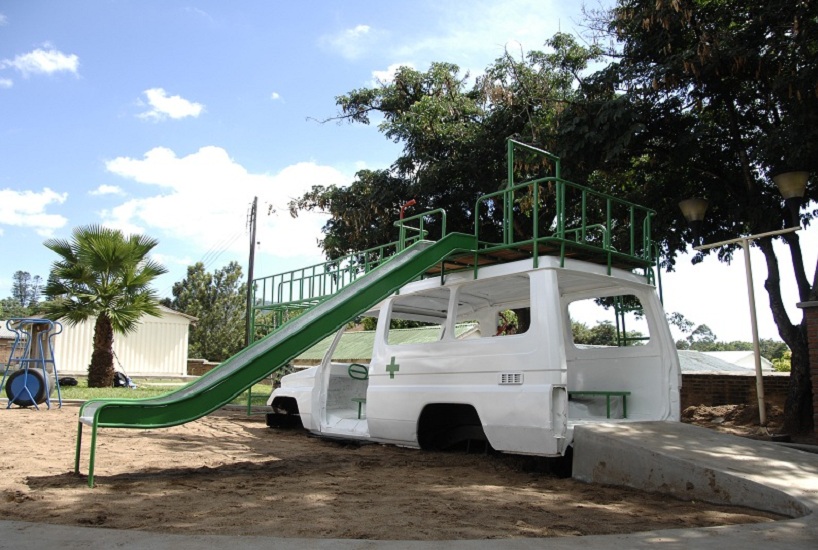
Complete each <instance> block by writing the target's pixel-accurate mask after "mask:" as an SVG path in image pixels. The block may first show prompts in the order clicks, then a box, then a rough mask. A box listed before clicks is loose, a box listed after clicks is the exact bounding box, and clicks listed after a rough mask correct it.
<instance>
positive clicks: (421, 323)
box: [386, 288, 450, 346]
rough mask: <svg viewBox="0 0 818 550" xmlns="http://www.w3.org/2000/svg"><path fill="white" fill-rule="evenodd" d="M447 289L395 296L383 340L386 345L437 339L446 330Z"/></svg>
mask: <svg viewBox="0 0 818 550" xmlns="http://www.w3.org/2000/svg"><path fill="white" fill-rule="evenodd" d="M449 295H450V292H449V289H447V288H437V289H432V290H427V291H422V292H418V293H415V294H408V295H406V296H398V297H397V298H395V299H394V300H393V301H392V308H391V312H390V318H389V329H388V331H387V335H386V343H387V344H389V345H390V346H400V345H406V344H425V343H429V342H437V341H438V340H440V339H441V338H443V336H444V334H445V333H446V324H447V323H446V318H447V315H448V310H449Z"/></svg>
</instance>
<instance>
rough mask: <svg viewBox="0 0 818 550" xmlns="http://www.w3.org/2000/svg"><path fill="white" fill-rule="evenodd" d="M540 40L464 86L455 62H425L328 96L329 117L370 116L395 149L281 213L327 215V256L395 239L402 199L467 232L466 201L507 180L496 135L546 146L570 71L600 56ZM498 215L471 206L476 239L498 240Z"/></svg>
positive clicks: (365, 120)
mask: <svg viewBox="0 0 818 550" xmlns="http://www.w3.org/2000/svg"><path fill="white" fill-rule="evenodd" d="M546 45H547V46H548V48H549V51H548V52H540V51H534V52H529V53H527V54H525V55H524V56H523V57H521V58H520V59H516V58H515V57H513V56H512V55H511V54H510V53H507V54H506V55H504V56H503V57H502V58H500V59H498V60H496V61H495V62H494V63H493V64H492V65H491V66H490V67H488V68H487V70H486V73H485V74H484V75H483V76H481V77H479V78H477V79H476V80H475V81H473V83H471V84H470V80H469V79H468V75H467V74H462V73H461V71H460V69H459V68H458V67H457V66H456V65H453V64H450V63H434V64H432V66H431V67H430V68H429V70H427V71H425V72H422V71H417V70H415V69H412V68H410V67H402V68H400V69H399V70H398V71H397V72H396V74H395V78H394V80H393V81H392V82H389V83H383V84H382V85H380V86H376V87H374V88H362V89H358V90H353V91H351V92H349V93H348V94H346V95H343V96H340V97H338V98H336V103H337V105H338V107H339V109H340V114H339V116H338V119H340V120H347V121H349V122H354V123H362V124H369V122H370V117H372V116H373V115H377V116H379V117H380V118H381V121H380V123H379V125H378V128H379V130H380V131H381V132H382V133H383V134H384V136H385V137H387V138H389V139H391V140H393V141H395V142H398V143H402V144H403V153H402V155H401V156H400V157H399V158H398V159H397V160H395V162H394V163H393V164H392V167H391V168H390V169H389V170H386V171H374V172H373V171H363V172H359V173H358V174H357V176H356V180H355V181H354V182H353V183H352V185H351V186H349V187H345V188H338V187H332V186H331V187H321V186H317V187H314V188H313V189H312V191H310V192H309V193H307V194H305V195H304V196H303V197H300V198H298V199H296V200H294V201H293V202H292V203H291V204H290V209H291V212H292V213H294V214H297V212H298V211H302V210H321V211H324V212H327V213H329V214H330V220H329V221H328V222H327V224H326V225H325V226H324V228H323V232H324V235H325V237H324V240H323V242H322V246H323V248H324V251H325V253H326V254H327V256H328V257H329V258H336V257H338V256H341V255H343V254H346V253H349V252H353V251H356V250H362V249H364V248H369V247H372V246H375V245H382V244H386V243H388V242H391V241H395V240H397V231H396V229H395V228H394V227H392V222H394V221H396V220H397V219H398V216H399V212H400V207H401V206H402V205H403V204H404V203H406V202H408V201H409V200H410V199H415V200H416V201H417V204H416V206H415V207H414V208H413V209H412V210H410V211H408V212H407V214H408V215H412V214H415V213H418V212H423V211H428V210H434V209H438V208H442V209H444V210H445V211H446V213H447V230H448V231H465V232H472V231H473V228H474V223H475V202H476V200H477V199H478V198H479V197H480V196H482V195H484V194H487V193H490V192H493V191H496V190H497V189H498V188H499V187H501V186H503V185H504V182H505V180H506V179H507V170H506V166H505V152H506V139H507V138H508V137H509V136H516V137H518V138H520V139H524V140H525V141H528V142H531V143H534V144H537V145H541V146H544V147H546V148H548V146H550V145H553V143H552V142H551V141H550V140H551V136H552V135H553V131H552V128H551V127H550V125H551V124H552V123H553V122H554V121H555V120H556V119H557V116H558V114H559V112H560V111H561V110H562V109H564V108H565V105H566V104H567V103H568V102H569V101H571V100H572V98H573V97H574V96H575V95H576V93H577V92H576V89H575V86H574V80H575V76H576V75H577V74H578V72H580V71H582V70H584V69H585V67H586V66H587V64H588V62H589V61H592V60H594V59H596V58H597V57H598V56H599V53H600V52H599V50H598V49H597V48H594V47H592V48H585V47H583V46H580V45H578V44H577V42H576V41H575V40H574V39H573V38H572V37H571V36H569V35H563V34H560V35H557V36H555V37H554V38H552V39H551V40H549V41H548V42H547V44H546ZM547 168H548V167H547V166H543V165H542V163H541V161H539V160H536V161H530V159H526V158H524V157H521V162H520V165H519V166H518V167H517V169H518V170H519V171H520V173H521V174H523V173H524V174H528V175H530V174H531V173H538V172H539V171H542V170H544V169H547ZM530 208H531V205H530V200H529V202H528V203H526V197H520V199H519V201H517V202H516V203H515V209H516V210H517V211H525V209H530ZM501 211H502V209H501V208H499V207H497V208H482V209H481V210H480V211H479V213H478V214H477V224H478V225H479V226H480V234H481V237H484V238H486V239H494V240H497V239H499V235H500V234H501ZM552 214H553V212H552ZM523 217H524V216H523ZM543 223H546V222H543ZM425 227H426V229H428V230H429V232H430V234H429V237H430V238H433V239H434V238H437V237H438V236H439V235H440V231H441V228H440V223H439V220H431V219H430V220H428V225H426V226H425ZM515 230H517V231H522V230H524V228H522V227H519V226H518V227H515Z"/></svg>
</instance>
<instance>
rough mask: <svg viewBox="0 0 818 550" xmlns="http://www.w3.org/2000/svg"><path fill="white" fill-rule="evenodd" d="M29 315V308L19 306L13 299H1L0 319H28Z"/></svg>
mask: <svg viewBox="0 0 818 550" xmlns="http://www.w3.org/2000/svg"><path fill="white" fill-rule="evenodd" d="M30 314H31V312H30V311H29V308H27V307H23V306H21V305H20V302H19V301H17V300H16V299H15V298H11V297H9V298H3V299H2V300H0V319H11V318H13V317H28V316H29V315H30Z"/></svg>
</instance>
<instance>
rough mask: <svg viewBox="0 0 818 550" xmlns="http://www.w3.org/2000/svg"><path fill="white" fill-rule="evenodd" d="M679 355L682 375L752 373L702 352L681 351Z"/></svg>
mask: <svg viewBox="0 0 818 550" xmlns="http://www.w3.org/2000/svg"><path fill="white" fill-rule="evenodd" d="M678 353H679V365H680V366H681V368H682V373H691V374H692V373H704V372H735V373H742V374H747V373H749V372H750V371H748V370H747V369H746V368H744V367H740V366H738V365H734V364H733V363H728V362H727V361H724V360H722V359H719V358H718V357H713V356H712V355H709V354H707V353H703V352H700V351H693V350H679V352H678Z"/></svg>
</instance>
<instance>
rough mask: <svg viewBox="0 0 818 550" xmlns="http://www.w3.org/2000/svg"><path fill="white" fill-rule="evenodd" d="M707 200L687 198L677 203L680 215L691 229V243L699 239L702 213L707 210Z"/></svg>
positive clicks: (697, 241)
mask: <svg viewBox="0 0 818 550" xmlns="http://www.w3.org/2000/svg"><path fill="white" fill-rule="evenodd" d="M708 204H709V203H708V202H707V201H706V200H705V199H687V200H683V201H682V202H680V203H679V208H680V209H681V211H682V215H683V216H684V217H685V219H686V220H687V223H688V224H689V225H690V229H692V230H693V244H698V243H699V242H700V240H701V235H702V225H703V224H704V215H705V213H706V212H707V206H708Z"/></svg>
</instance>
